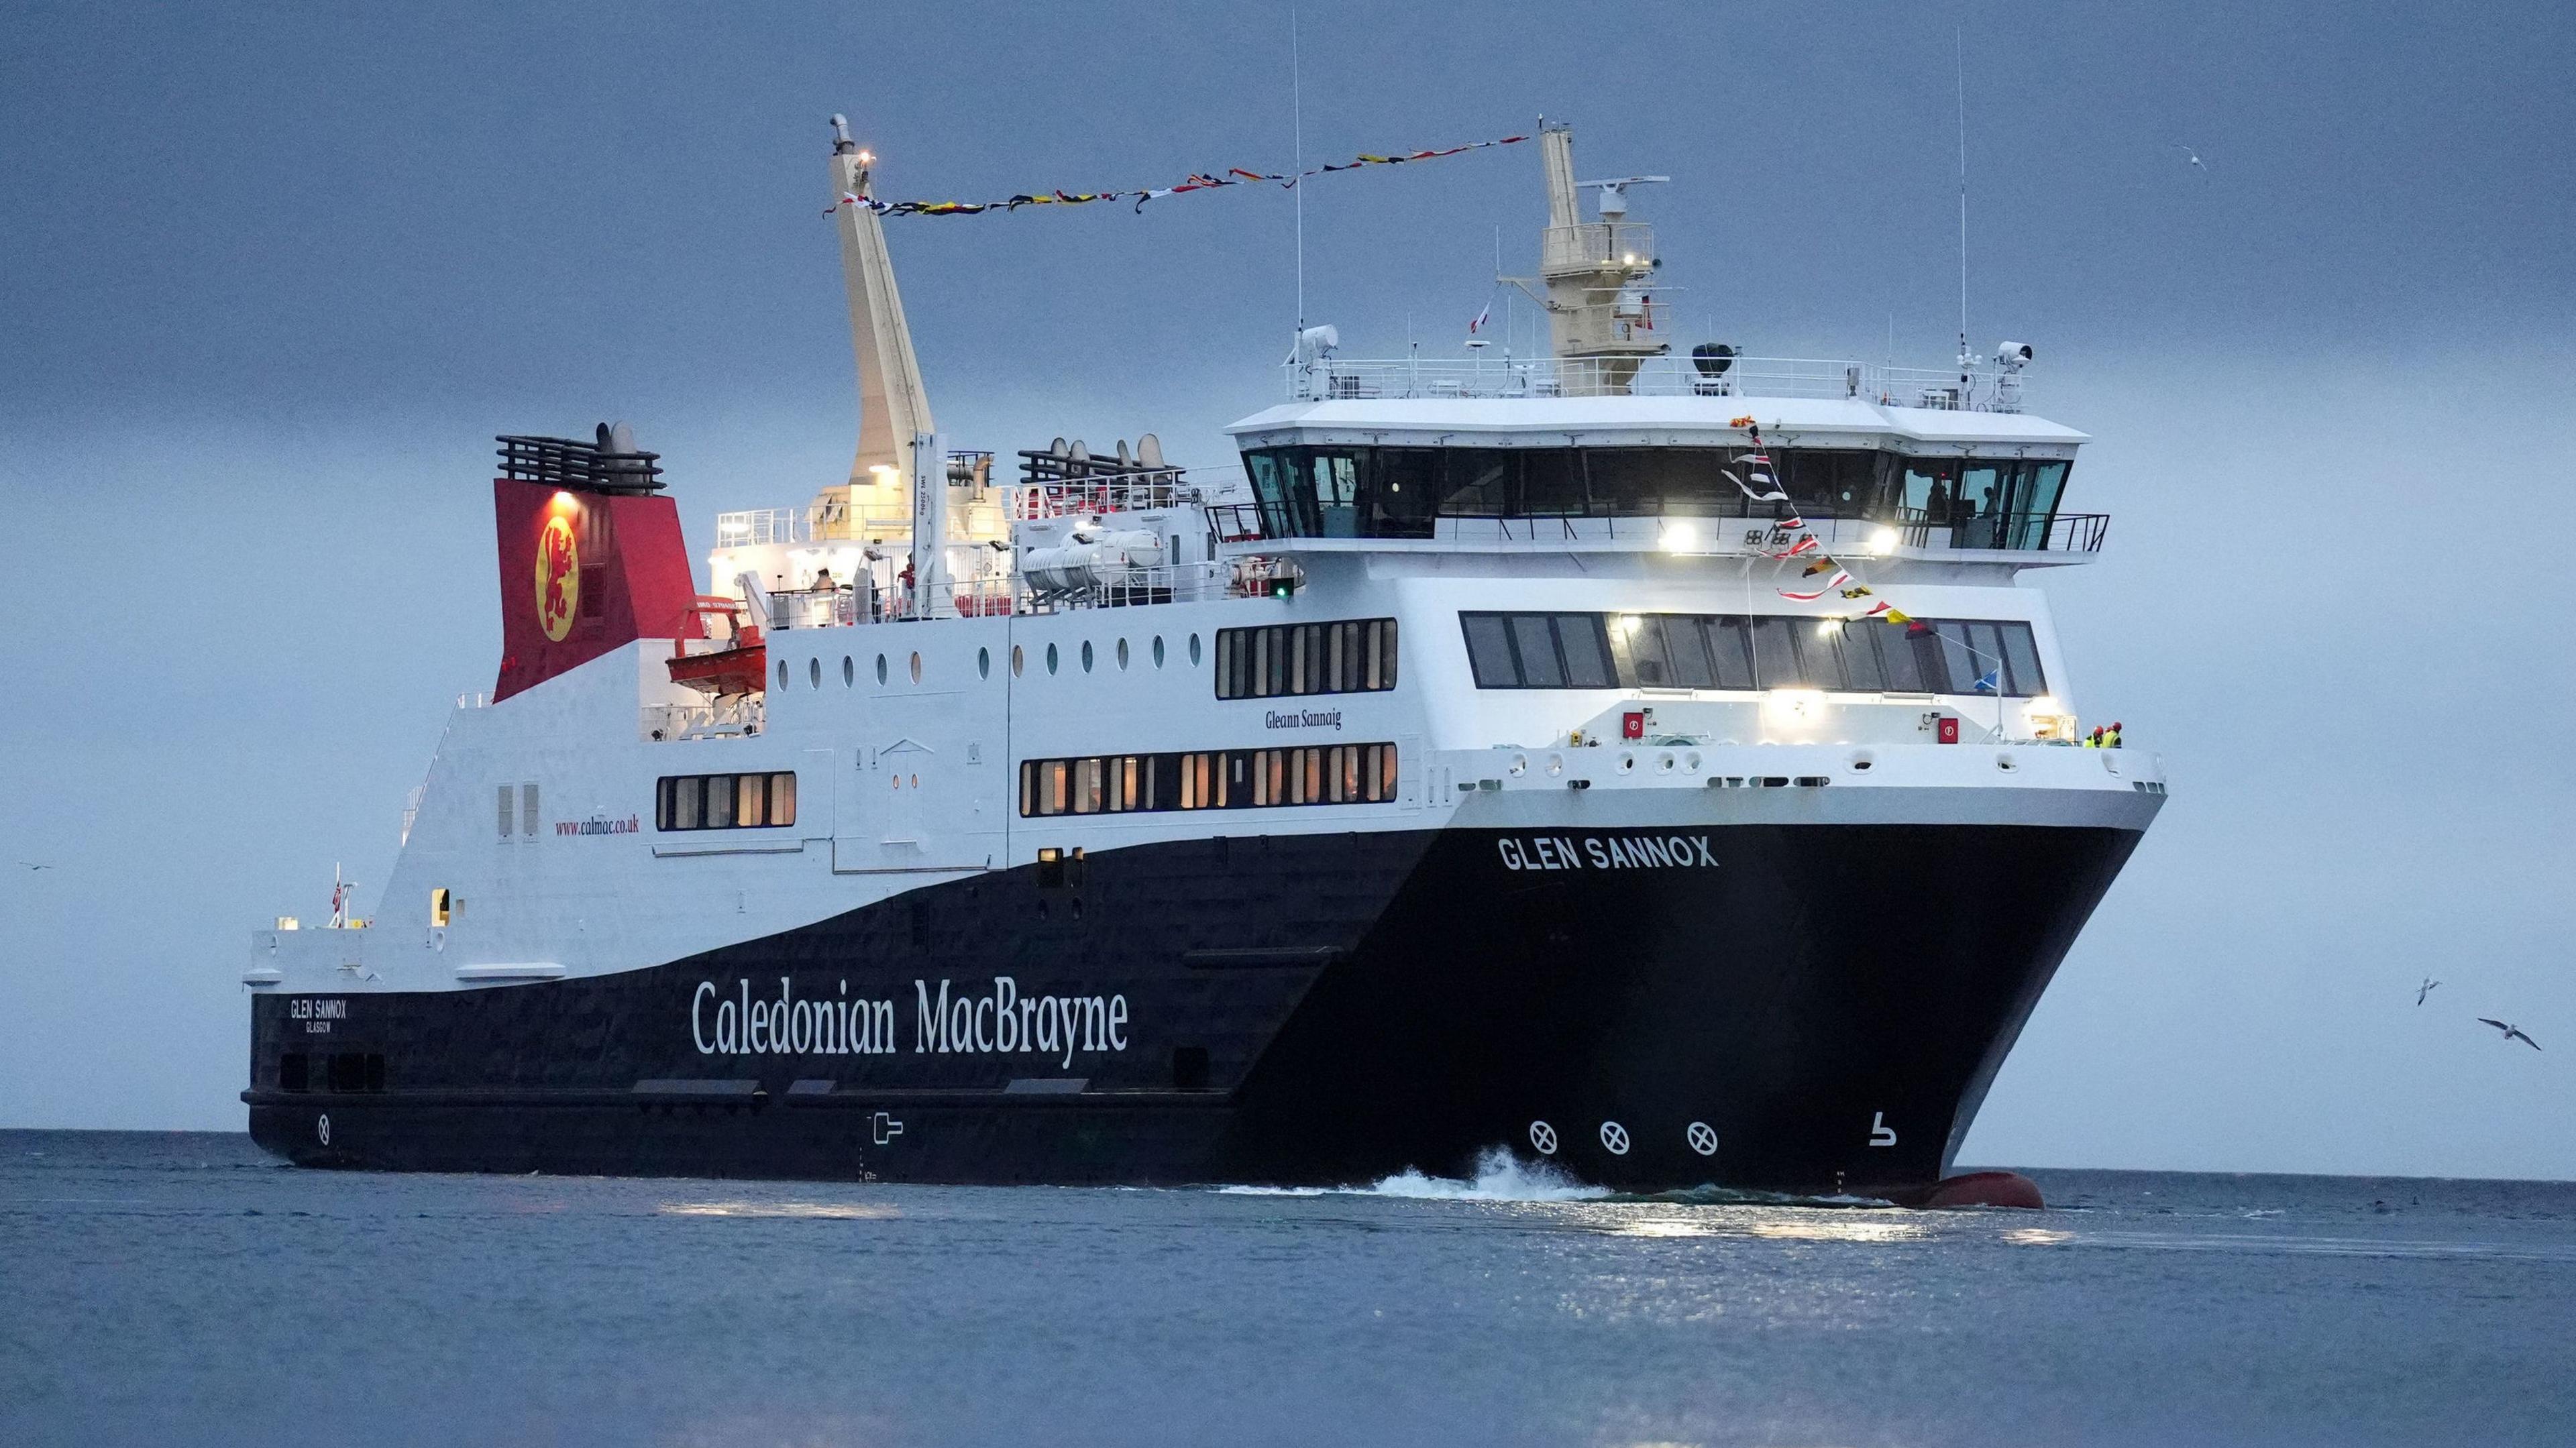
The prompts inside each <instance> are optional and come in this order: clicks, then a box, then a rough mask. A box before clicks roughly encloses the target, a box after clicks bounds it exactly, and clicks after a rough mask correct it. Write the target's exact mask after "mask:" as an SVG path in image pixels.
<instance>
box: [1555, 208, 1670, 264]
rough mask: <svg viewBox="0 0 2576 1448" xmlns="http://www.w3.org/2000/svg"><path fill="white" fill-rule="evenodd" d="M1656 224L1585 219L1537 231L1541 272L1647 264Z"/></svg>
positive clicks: (1650, 260) (1652, 257)
mask: <svg viewBox="0 0 2576 1448" xmlns="http://www.w3.org/2000/svg"><path fill="white" fill-rule="evenodd" d="M1654 260H1655V227H1654V223H1652V222H1647V221H1586V222H1581V223H1578V224H1576V225H1573V226H1551V227H1549V228H1547V229H1546V230H1545V231H1543V232H1541V233H1540V234H1539V269H1540V270H1541V271H1542V272H1573V271H1617V270H1620V269H1623V268H1629V267H1642V266H1650V265H1652V264H1653V263H1654Z"/></svg>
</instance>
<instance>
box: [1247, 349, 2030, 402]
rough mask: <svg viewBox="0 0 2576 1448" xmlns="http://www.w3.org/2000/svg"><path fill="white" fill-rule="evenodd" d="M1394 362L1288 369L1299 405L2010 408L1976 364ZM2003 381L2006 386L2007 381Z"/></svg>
mask: <svg viewBox="0 0 2576 1448" xmlns="http://www.w3.org/2000/svg"><path fill="white" fill-rule="evenodd" d="M1716 361H1717V359H1713V358H1711V359H1703V358H1696V357H1687V356H1677V355H1670V354H1668V355H1664V356H1659V357H1508V356H1476V357H1468V358H1423V357H1401V358H1393V359H1365V358H1361V359H1353V358H1342V357H1329V358H1326V359H1324V360H1322V361H1319V362H1312V363H1299V362H1291V363H1289V364H1287V368H1286V371H1287V374H1288V395H1289V396H1290V397H1291V398H1292V399H1295V400H1297V401H1301V402H1313V401H1328V400H1339V401H1363V400H1368V399H1374V398H1400V399H1408V400H1431V401H1438V400H1442V399H1448V398H1537V397H1821V398H1845V399H1850V400H1855V401H1861V402H1868V403H1872V404H1875V405H1877V406H1881V407H1917V408H1931V409H1935V410H1939V411H1948V412H1956V411H1962V410H1966V411H1976V412H2018V411H2020V410H2021V388H2020V385H2019V379H2018V378H2011V379H2006V378H2004V377H2003V376H2001V375H2000V374H1998V373H1997V372H1996V371H1995V370H1994V369H1993V368H1991V367H1989V366H1987V365H1985V364H1983V363H1979V364H1975V365H1972V366H1970V367H1969V368H1967V369H1966V370H1965V372H1964V373H1963V372H1962V370H1961V369H1959V368H1956V367H1950V368H1938V367H1896V366H1890V365H1888V364H1886V363H1880V362H1852V361H1836V360H1831V359H1825V358H1812V357H1732V358H1729V359H1726V367H1725V370H1723V371H1712V370H1709V369H1710V368H1711V367H1713V366H1715V364H1716ZM2008 381H2009V383H2010V385H2005V384H2006V383H2007V382H2008Z"/></svg>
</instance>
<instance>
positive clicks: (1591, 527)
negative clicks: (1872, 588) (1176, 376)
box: [1214, 362, 2110, 567]
mask: <svg viewBox="0 0 2576 1448" xmlns="http://www.w3.org/2000/svg"><path fill="white" fill-rule="evenodd" d="M1334 365H1335V366H1336V367H1356V366H1364V365H1367V364H1346V363H1338V362H1337V363H1335V364H1334ZM1559 365H1562V364H1559ZM1813 366H1814V370H1815V373H1816V375H1817V376H1819V377H1826V376H1831V377H1835V378H1840V377H1843V376H1845V375H1846V373H1844V372H1843V371H1841V370H1839V369H1841V368H1842V366H1843V364H1813ZM1828 367H1831V368H1834V369H1837V370H1834V371H1832V372H1830V373H1829V372H1827V371H1826V370H1825V369H1826V368H1828ZM1641 375H1643V374H1641ZM1847 375H1848V376H1849V377H1850V378H1851V382H1852V390H1851V393H1850V395H1844V394H1843V392H1842V391H1841V390H1840V387H1839V384H1838V385H1837V389H1836V391H1835V394H1834V395H1831V396H1787V397H1780V396H1761V397H1750V396H1746V395H1744V394H1742V393H1741V392H1735V391H1728V392H1723V393H1718V392H1698V393H1694V392H1688V391H1683V392H1669V393H1658V392H1654V391H1645V392H1630V393H1626V394H1622V395H1614V396H1580V395H1577V396H1565V395H1551V394H1548V393H1539V394H1536V395H1526V394H1525V395H1519V396H1487V395H1470V394H1465V393H1459V394H1451V395H1443V394H1441V393H1440V392H1438V391H1436V390H1431V391H1425V390H1419V389H1416V388H1413V387H1411V386H1408V387H1407V388H1406V389H1405V395H1399V396H1369V395H1342V396H1321V397H1306V398H1300V399H1298V400H1295V401H1291V402H1288V403H1285V404H1283V405H1281V406H1278V407H1274V408H1271V409H1269V410H1268V411H1265V412H1262V413H1258V414H1256V415H1254V416H1252V417H1249V418H1246V419H1244V420H1243V421H1241V422H1238V423H1236V424H1234V426H1232V427H1231V428H1229V429H1227V431H1228V432H1229V433H1231V434H1232V435H1233V437H1234V439H1235V441H1236V445H1237V446H1238V447H1239V448H1240V449H1241V450H1242V453H1243V458H1244V471H1245V473H1246V475H1247V476H1248V477H1249V479H1250V480H1251V484H1252V493H1253V499H1252V501H1250V502H1248V503H1244V504H1240V505H1236V506H1233V507H1230V508H1221V509H1217V510H1214V511H1215V512H1216V515H1217V518H1218V524H1219V532H1220V534H1221V536H1222V537H1223V538H1225V539H1226V540H1227V542H1228V543H1230V544H1232V545H1234V546H1236V547H1239V548H1245V549H1254V548H1257V549H1260V550H1265V551H1271V552H1337V551H1344V550H1351V549H1387V548H1390V547H1394V548H1401V549H1406V550H1423V549H1427V550H1431V551H1447V550H1451V549H1468V550H1485V549H1491V548H1495V547H1533V546H1535V547H1543V548H1546V549H1548V550H1550V551H1568V550H1572V551H1587V550H1600V551H1642V550H1661V551H1665V552H1676V553H1732V552H1751V551H1763V550H1768V549H1774V548H1777V547H1778V546H1779V540H1777V539H1775V538H1773V537H1772V536H1771V534H1772V533H1773V532H1774V531H1776V528H1777V525H1780V524H1782V523H1783V522H1784V521H1785V520H1789V519H1800V520H1803V522H1804V529H1805V530H1806V531H1812V532H1814V533H1816V534H1817V536H1818V537H1819V539H1820V540H1821V541H1823V542H1824V543H1826V544H1828V545H1829V546H1840V547H1844V548H1853V549H1858V550H1860V551H1863V552H1867V553H1870V554H1874V555H1877V556H1881V557H1891V556H1897V557H1908V558H1921V559H1924V560H1926V561H1936V562H1939V561H1946V562H1956V563H2000V564H2009V565H2012V566H2016V567H2030V566H2035V565H2046V564H2055V563H2074V562H2083V561H2088V560H2089V559H2090V557H2091V555H2092V554H2094V553H2095V552H2097V551H2098V550H2099V549H2100V548H2101V546H2102V540H2103V536H2104V534H2105V533H2106V532H2107V530H2108V526H2109V522H2110V520H2109V517H2108V516H2107V515H2105V514H2100V513H2082V512H2072V511H2069V510H2068V509H2067V508H2066V506H2065V502H2066V486H2067V480H2068V474H2069V473H2070V472H2071V470H2072V469H2073V466H2074V461H2075V454H2076V450H2077V448H2078V447H2079V446H2080V445H2081V444H2082V443H2083V442H2084V441H2085V440H2086V438H2085V435H2084V434H2083V433H2080V432H2077V431H2075V430H2074V429H2072V428H2067V427H2062V426H2060V425H2058V424H2056V423H2053V422H2048V421H2045V420H2043V419H2041V418H2037V417H2033V416H2030V415H2029V414H2027V413H2022V412H2019V411H2011V412H2005V411H1997V410H1992V409H1989V408H1979V407H1973V406H1970V407H1958V406H1946V405H1944V406H1928V407H1927V406H1919V405H1909V404H1908V403H1906V402H1902V401H1898V400H1895V397H1894V394H1893V393H1890V392H1887V391H1885V390H1884V389H1882V390H1880V391H1877V392H1872V391H1869V390H1868V389H1867V387H1866V385H1865V384H1866V382H1867V381H1868V378H1867V377H1866V376H1865V375H1864V374H1863V373H1862V372H1861V371H1860V370H1859V369H1858V368H1857V367H1856V366H1855V367H1854V368H1852V369H1851V370H1850V372H1849V373H1848V374H1847ZM1952 380H1953V382H1956V380H1957V379H1956V377H1955V375H1954V376H1953V378H1952ZM1920 400H1921V399H1920V398H1919V397H1918V398H1916V399H1914V401H1916V402H1919V401H1920ZM1747 418H1750V419H1751V420H1752V422H1753V423H1754V424H1755V425H1756V426H1758V428H1759V429H1760V436H1761V441H1762V443H1763V451H1764V452H1765V454H1766V455H1767V456H1768V457H1769V458H1770V460H1771V463H1772V466H1773V469H1774V471H1775V473H1776V475H1777V477H1778V480H1779V483H1780V486H1781V490H1782V491H1785V492H1786V493H1787V494H1788V497H1787V499H1786V500H1785V501H1757V500H1755V499H1754V498H1753V497H1751V496H1750V495H1749V494H1748V492H1747V490H1746V489H1745V488H1743V487H1740V486H1738V484H1737V482H1736V481H1735V479H1736V478H1745V477H1748V476H1749V472H1748V470H1747V468H1746V466H1745V462H1744V459H1745V458H1746V457H1747V455H1748V454H1750V453H1751V452H1752V451H1753V447H1752V433H1751V432H1750V431H1749V430H1748V428H1747V427H1746V426H1744V425H1743V423H1744V420H1745V419H1747ZM1730 473H1732V474H1733V475H1734V477H1733V478H1730V476H1729V474H1730Z"/></svg>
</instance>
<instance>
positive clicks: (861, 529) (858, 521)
mask: <svg viewBox="0 0 2576 1448" xmlns="http://www.w3.org/2000/svg"><path fill="white" fill-rule="evenodd" d="M960 491H963V490H962V489H961V490H960ZM806 511H807V513H808V514H809V515H810V516H809V517H808V518H807V520H806V523H805V531H804V534H803V536H802V537H801V538H799V539H798V541H799V542H812V543H880V542H888V541H893V540H899V539H908V538H910V537H911V536H912V510H911V509H910V508H852V507H847V506H843V505H838V504H833V505H826V506H819V507H814V508H809V509H807V510H806ZM948 525H949V528H950V531H951V533H952V535H953V534H956V533H961V532H962V533H964V534H965V535H966V536H967V537H971V538H998V537H1001V536H1003V535H1004V534H1005V533H1007V532H1009V531H1010V510H1009V509H1008V508H1007V507H1005V506H1004V505H1003V504H1002V503H999V502H996V501H993V500H991V499H989V498H986V499H980V500H975V501H968V500H966V499H963V498H959V497H955V496H951V497H950V499H949V502H948Z"/></svg>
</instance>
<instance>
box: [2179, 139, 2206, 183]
mask: <svg viewBox="0 0 2576 1448" xmlns="http://www.w3.org/2000/svg"><path fill="white" fill-rule="evenodd" d="M2173 148H2174V149H2175V150H2177V151H2180V152H2182V153H2183V155H2185V156H2186V157H2189V158H2190V163H2191V164H2192V165H2194V166H2197V167H2199V168H2200V179H2201V180H2203V181H2206V180H2208V179H2209V163H2208V162H2207V161H2204V160H2202V159H2200V153H2199V152H2198V151H2195V150H2193V149H2192V148H2191V147H2189V146H2186V145H2184V144H2183V143H2182V142H2180V141H2176V142H2174V143H2173Z"/></svg>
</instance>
